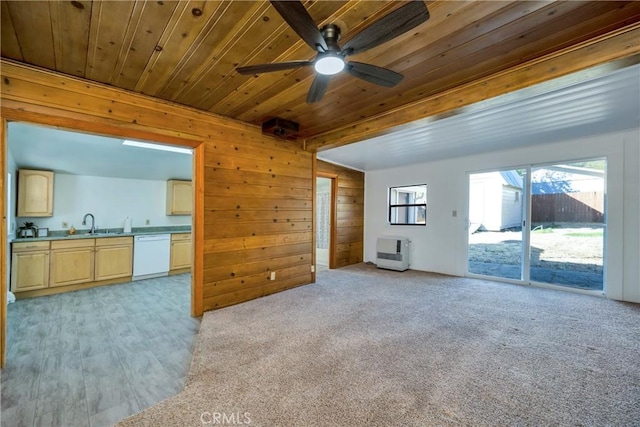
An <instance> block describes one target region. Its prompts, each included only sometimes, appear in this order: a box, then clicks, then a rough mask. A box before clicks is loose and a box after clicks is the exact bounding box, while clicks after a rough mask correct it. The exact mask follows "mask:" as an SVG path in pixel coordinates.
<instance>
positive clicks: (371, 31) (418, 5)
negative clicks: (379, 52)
mask: <svg viewBox="0 0 640 427" xmlns="http://www.w3.org/2000/svg"><path fill="white" fill-rule="evenodd" d="M427 19H429V11H428V10H427V6H425V4H424V1H422V0H414V1H410V2H407V4H405V5H404V6H401V7H400V8H398V9H396V10H394V11H393V12H391V13H390V14H388V15H387V16H385V17H384V18H381V19H379V20H377V21H376V22H374V23H373V24H371V25H369V26H368V27H367V28H365V29H364V30H363V31H362V32H361V33H360V34H357V35H356V36H355V37H353V38H352V39H351V40H349V41H348V42H346V43H345V44H344V46H343V47H342V51H343V52H344V53H345V54H347V55H354V54H356V53H360V52H364V51H365V50H369V49H371V48H373V47H376V46H378V45H380V44H382V43H384V42H387V41H389V40H391V39H393V38H396V37H398V36H399V35H401V34H403V33H406V32H407V31H409V30H411V29H413V28H415V27H417V26H418V25H420V24H422V23H423V22H425V21H426V20H427Z"/></svg>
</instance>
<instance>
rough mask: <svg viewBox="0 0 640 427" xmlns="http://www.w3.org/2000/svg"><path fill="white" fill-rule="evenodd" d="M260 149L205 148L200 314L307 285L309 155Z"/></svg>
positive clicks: (235, 144)
mask: <svg viewBox="0 0 640 427" xmlns="http://www.w3.org/2000/svg"><path fill="white" fill-rule="evenodd" d="M260 141H261V142H258V141H253V143H251V141H250V140H244V141H243V140H242V139H240V140H238V139H235V140H233V141H225V142H222V141H218V142H207V144H206V150H205V182H206V186H205V189H204V225H205V227H204V237H205V254H204V308H205V310H208V309H213V308H218V307H224V306H227V305H230V304H235V303H237V302H240V301H246V300H250V299H253V298H257V297H259V296H262V295H267V294H269V293H273V292H277V291H280V290H283V289H288V288H291V287H294V286H298V285H300V284H305V283H310V282H311V281H312V277H311V264H313V260H312V231H313V217H312V212H313V211H312V209H311V208H312V203H313V190H312V186H313V180H312V179H311V177H312V169H311V166H312V155H311V154H309V153H307V152H303V151H299V150H294V149H292V148H291V145H290V143H287V142H274V141H270V140H269V141H266V140H265V139H264V138H262V137H261V138H260ZM272 272H273V273H275V275H276V277H275V280H273V281H272V280H270V275H271V273H272Z"/></svg>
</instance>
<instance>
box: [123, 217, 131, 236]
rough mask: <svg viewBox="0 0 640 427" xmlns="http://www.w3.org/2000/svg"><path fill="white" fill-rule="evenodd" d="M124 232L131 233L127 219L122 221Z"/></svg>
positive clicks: (129, 222) (128, 219) (129, 219)
mask: <svg viewBox="0 0 640 427" xmlns="http://www.w3.org/2000/svg"><path fill="white" fill-rule="evenodd" d="M124 232H125V233H131V218H129V217H126V218H125V219H124Z"/></svg>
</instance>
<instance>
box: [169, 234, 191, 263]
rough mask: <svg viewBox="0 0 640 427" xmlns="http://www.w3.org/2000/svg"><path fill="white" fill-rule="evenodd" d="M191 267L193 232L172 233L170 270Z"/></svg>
mask: <svg viewBox="0 0 640 427" xmlns="http://www.w3.org/2000/svg"><path fill="white" fill-rule="evenodd" d="M185 268H191V233H176V234H172V235H171V263H170V270H180V269H185Z"/></svg>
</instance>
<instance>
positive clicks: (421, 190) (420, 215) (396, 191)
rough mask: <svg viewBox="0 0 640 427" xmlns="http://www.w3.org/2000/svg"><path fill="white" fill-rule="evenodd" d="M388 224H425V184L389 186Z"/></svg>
mask: <svg viewBox="0 0 640 427" xmlns="http://www.w3.org/2000/svg"><path fill="white" fill-rule="evenodd" d="M388 219H389V224H391V225H426V224H427V185H426V184H419V185H409V186H405V187H391V188H389V217H388Z"/></svg>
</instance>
